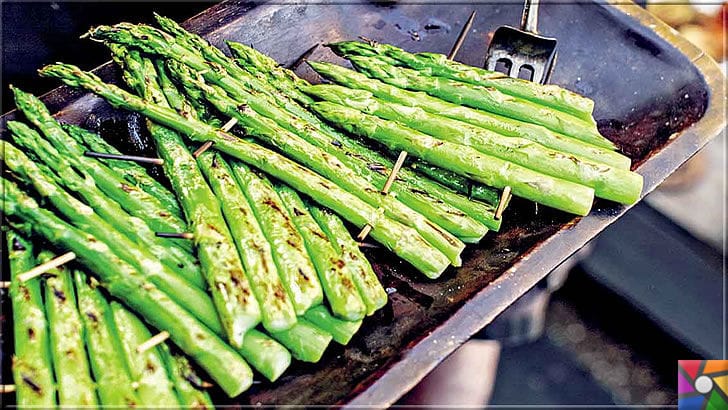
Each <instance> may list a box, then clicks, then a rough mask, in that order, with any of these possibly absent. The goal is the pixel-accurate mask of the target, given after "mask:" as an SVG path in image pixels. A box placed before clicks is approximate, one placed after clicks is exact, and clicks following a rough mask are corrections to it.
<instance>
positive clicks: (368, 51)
mask: <svg viewBox="0 0 728 410" xmlns="http://www.w3.org/2000/svg"><path fill="white" fill-rule="evenodd" d="M326 46H327V47H329V48H331V49H332V50H333V51H334V52H335V53H336V54H338V55H339V56H342V57H344V58H349V56H355V55H357V56H386V57H389V58H392V59H394V60H396V62H397V65H401V66H404V67H408V68H411V69H414V70H417V71H419V72H420V73H422V74H424V75H428V76H438V77H445V78H449V79H451V80H455V81H460V82H466V83H470V84H474V85H480V86H483V87H492V88H495V89H496V90H498V91H501V92H502V93H504V94H508V95H512V96H514V97H520V98H523V99H526V100H529V101H533V102H535V103H539V104H541V105H545V106H548V107H553V108H556V109H558V110H560V111H563V112H565V113H568V114H571V115H574V116H576V117H578V118H580V119H582V120H585V121H590V122H591V121H594V120H593V118H592V112H593V111H594V101H592V100H590V99H589V98H586V97H583V96H581V95H579V94H576V93H574V92H571V91H569V90H567V89H565V88H562V87H559V86H557V85H551V84H545V85H543V84H536V83H533V82H531V81H526V80H521V79H518V78H511V77H508V76H507V75H505V74H503V73H499V72H495V71H488V70H484V69H482V68H478V67H472V66H469V65H466V64H462V63H458V62H457V61H451V60H449V59H448V58H447V56H445V55H444V54H437V53H417V54H412V53H408V52H406V51H404V50H402V49H401V48H399V47H395V46H393V45H390V44H379V43H372V42H369V43H362V42H358V41H342V42H340V43H333V44H327V45H326Z"/></svg>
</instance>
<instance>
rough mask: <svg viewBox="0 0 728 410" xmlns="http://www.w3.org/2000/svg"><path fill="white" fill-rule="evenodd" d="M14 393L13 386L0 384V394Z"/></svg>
mask: <svg viewBox="0 0 728 410" xmlns="http://www.w3.org/2000/svg"><path fill="white" fill-rule="evenodd" d="M14 391H15V385H14V384H0V394H5V393H13V392H14Z"/></svg>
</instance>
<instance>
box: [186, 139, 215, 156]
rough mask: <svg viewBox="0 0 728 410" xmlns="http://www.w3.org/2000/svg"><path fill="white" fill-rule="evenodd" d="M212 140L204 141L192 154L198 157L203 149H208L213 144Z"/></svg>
mask: <svg viewBox="0 0 728 410" xmlns="http://www.w3.org/2000/svg"><path fill="white" fill-rule="evenodd" d="M214 143H215V142H214V141H205V143H204V144H202V145H200V148H197V149H196V150H195V152H193V153H192V156H193V157H195V158H198V157H199V156H200V155H202V154H203V153H204V152H205V151H207V150H208V149H210V147H211V146H212V144H214Z"/></svg>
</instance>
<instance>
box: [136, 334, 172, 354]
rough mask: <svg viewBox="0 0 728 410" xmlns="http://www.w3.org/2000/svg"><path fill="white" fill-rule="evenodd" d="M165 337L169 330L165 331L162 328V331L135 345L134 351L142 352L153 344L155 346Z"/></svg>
mask: <svg viewBox="0 0 728 410" xmlns="http://www.w3.org/2000/svg"><path fill="white" fill-rule="evenodd" d="M167 339H169V332H167V331H166V330H163V331H161V332H159V333H157V334H156V335H154V336H152V337H150V338H149V339H148V340H147V341H145V342H144V343H142V344H140V345H139V346H137V348H136V352H137V353H144V352H146V351H147V350H149V349H152V348H154V347H155V346H157V345H158V344H160V343H162V342H164V341H165V340H167Z"/></svg>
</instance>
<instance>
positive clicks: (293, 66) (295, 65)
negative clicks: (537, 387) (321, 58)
mask: <svg viewBox="0 0 728 410" xmlns="http://www.w3.org/2000/svg"><path fill="white" fill-rule="evenodd" d="M318 46H319V43H316V44H314V45H313V46H311V48H309V49H308V50H306V51H304V52H303V54H301V56H300V57H298V58H297V59H296V61H294V62H293V64H291V65H290V66H288V69H289V70H291V71H296V70H297V69H298V67H300V66H301V64H303V62H304V61H306V60H307V59H308V58H309V57H311V54H313V52H314V51H316V49H317V48H318Z"/></svg>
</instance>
